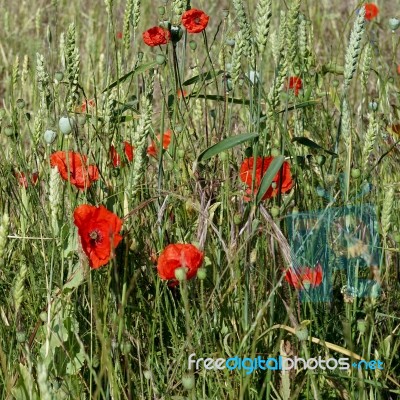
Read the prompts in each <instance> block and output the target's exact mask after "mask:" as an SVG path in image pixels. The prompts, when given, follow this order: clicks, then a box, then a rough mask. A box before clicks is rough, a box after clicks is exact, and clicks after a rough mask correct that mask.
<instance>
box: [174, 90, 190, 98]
mask: <svg viewBox="0 0 400 400" xmlns="http://www.w3.org/2000/svg"><path fill="white" fill-rule="evenodd" d="M187 95H188V92H187V91H186V90H183V91H182V90H180V89H179V90H178V91H177V92H176V97H178V99H180V98H182V97H186V96H187Z"/></svg>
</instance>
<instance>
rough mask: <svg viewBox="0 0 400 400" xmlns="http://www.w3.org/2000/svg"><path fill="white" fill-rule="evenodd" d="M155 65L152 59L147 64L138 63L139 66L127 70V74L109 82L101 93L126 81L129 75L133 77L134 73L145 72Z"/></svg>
mask: <svg viewBox="0 0 400 400" xmlns="http://www.w3.org/2000/svg"><path fill="white" fill-rule="evenodd" d="M156 65H157V62H156V61H152V62H149V63H147V64H142V65H140V66H139V67H137V68H135V69H134V70H132V71H129V72H128V73H127V74H125V75H124V76H122V77H121V78H119V79H117V80H116V81H114V82H113V83H111V85H109V86H107V87H106V88H105V89H104V90H103V93H104V92H107V91H109V90H110V89H112V88H114V87H115V86H117V85H118V84H120V83H122V82H124V81H126V80H127V79H128V78H129V77H131V76H132V77H134V76H136V75H138V74H140V73H142V72H145V71H147V70H149V69H150V68H154V67H155V66H156Z"/></svg>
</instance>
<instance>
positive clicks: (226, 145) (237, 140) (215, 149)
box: [197, 133, 258, 162]
mask: <svg viewBox="0 0 400 400" xmlns="http://www.w3.org/2000/svg"><path fill="white" fill-rule="evenodd" d="M257 137H258V133H243V134H241V135H236V136H232V137H228V138H226V139H224V140H221V141H220V142H219V143H217V144H214V145H213V146H211V147H209V148H208V149H207V150H205V151H203V152H202V153H201V154H200V155H199V157H198V158H197V160H198V161H199V162H200V161H205V160H208V159H209V158H211V157H214V156H215V155H217V154H218V153H221V152H223V151H225V150H228V149H231V148H232V147H235V146H237V145H238V144H241V143H244V142H247V141H249V140H252V139H255V138H257Z"/></svg>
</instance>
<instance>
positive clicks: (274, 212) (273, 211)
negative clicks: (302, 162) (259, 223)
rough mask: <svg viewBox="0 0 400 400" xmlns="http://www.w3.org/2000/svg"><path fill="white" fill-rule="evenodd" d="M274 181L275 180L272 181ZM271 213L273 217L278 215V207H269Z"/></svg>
mask: <svg viewBox="0 0 400 400" xmlns="http://www.w3.org/2000/svg"><path fill="white" fill-rule="evenodd" d="M274 183H275V182H274ZM271 215H272V216H273V217H277V216H278V215H279V207H276V206H273V207H272V208H271Z"/></svg>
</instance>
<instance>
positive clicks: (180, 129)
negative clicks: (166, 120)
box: [175, 125, 183, 133]
mask: <svg viewBox="0 0 400 400" xmlns="http://www.w3.org/2000/svg"><path fill="white" fill-rule="evenodd" d="M182 131H183V128H182V125H176V126H175V132H176V133H181V132H182Z"/></svg>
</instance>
